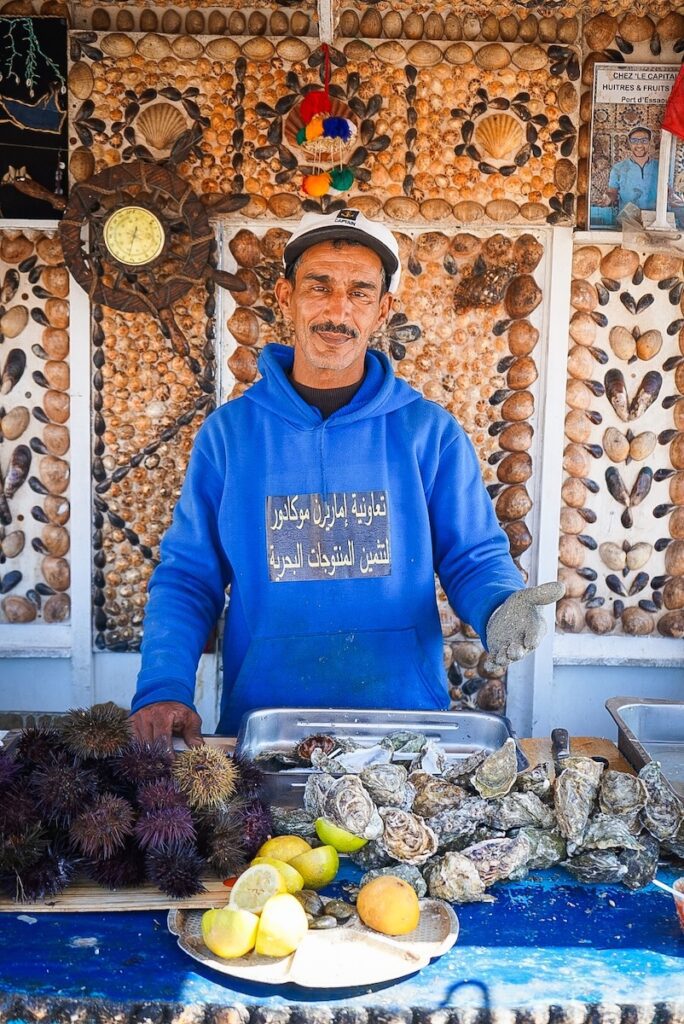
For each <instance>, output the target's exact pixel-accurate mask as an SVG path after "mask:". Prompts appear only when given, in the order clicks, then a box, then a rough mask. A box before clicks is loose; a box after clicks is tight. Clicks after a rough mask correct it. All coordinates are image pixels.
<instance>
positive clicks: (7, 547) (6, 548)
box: [0, 530, 671, 607]
mask: <svg viewBox="0 0 684 1024" xmlns="http://www.w3.org/2000/svg"><path fill="white" fill-rule="evenodd" d="M25 544H26V535H25V533H24V531H23V530H13V531H12V533H8V534H7V535H6V536H5V537H3V538H2V540H0V553H2V554H3V555H4V557H5V558H16V557H17V555H20V554H21V553H22V551H23V550H24V545H25ZM668 607H671V606H668Z"/></svg>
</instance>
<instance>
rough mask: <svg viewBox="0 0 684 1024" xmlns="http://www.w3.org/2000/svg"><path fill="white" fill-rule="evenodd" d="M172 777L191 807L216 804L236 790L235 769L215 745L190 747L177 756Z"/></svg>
mask: <svg viewBox="0 0 684 1024" xmlns="http://www.w3.org/2000/svg"><path fill="white" fill-rule="evenodd" d="M173 776H174V778H175V780H176V782H177V783H178V785H179V786H180V788H181V789H182V791H183V792H184V793H185V794H186V796H187V798H188V803H189V804H190V806H191V807H194V808H199V809H201V808H205V807H216V806H217V805H218V804H220V803H221V802H222V801H223V800H228V799H229V798H230V797H231V796H233V795H234V793H235V787H236V784H237V780H238V771H237V768H236V767H235V765H234V764H233V762H232V760H231V759H230V758H229V757H228V756H227V755H226V754H224V753H223V751H222V750H219V749H218V747H209V746H206V745H205V746H201V747H191V748H190V749H189V750H183V751H181V753H180V754H178V755H177V757H176V760H175V763H174V765H173Z"/></svg>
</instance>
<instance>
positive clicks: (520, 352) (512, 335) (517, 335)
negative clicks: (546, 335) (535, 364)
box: [508, 319, 539, 356]
mask: <svg viewBox="0 0 684 1024" xmlns="http://www.w3.org/2000/svg"><path fill="white" fill-rule="evenodd" d="M538 341H539V331H538V330H537V328H536V327H533V326H532V324H531V323H530V321H529V320H525V319H520V320H516V321H514V323H512V324H511V326H510V328H509V330H508V348H509V350H510V352H511V354H512V355H514V356H526V355H528V354H529V353H530V352H531V351H532V350H533V349H534V347H535V346H536V344H537V342H538Z"/></svg>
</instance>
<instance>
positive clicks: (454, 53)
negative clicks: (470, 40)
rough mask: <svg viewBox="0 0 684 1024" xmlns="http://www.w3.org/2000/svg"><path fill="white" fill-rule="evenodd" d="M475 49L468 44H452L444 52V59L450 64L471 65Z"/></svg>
mask: <svg viewBox="0 0 684 1024" xmlns="http://www.w3.org/2000/svg"><path fill="white" fill-rule="evenodd" d="M473 56H474V54H473V48H472V46H468V44H467V43H463V42H459V43H452V44H451V46H447V48H446V50H445V51H444V59H445V60H447V61H448V62H449V63H450V64H470V62H471V60H472V59H473Z"/></svg>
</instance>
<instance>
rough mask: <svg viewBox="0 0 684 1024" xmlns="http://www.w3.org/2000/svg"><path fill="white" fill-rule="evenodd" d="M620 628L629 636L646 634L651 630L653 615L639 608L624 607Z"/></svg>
mask: <svg viewBox="0 0 684 1024" xmlns="http://www.w3.org/2000/svg"><path fill="white" fill-rule="evenodd" d="M622 628H623V630H624V632H625V633H627V634H628V635H629V636H648V635H649V634H650V633H652V632H653V630H654V628H655V623H654V621H653V616H652V615H651V614H650V613H649V612H645V611H643V610H642V609H641V608H625V610H624V612H623V613H622Z"/></svg>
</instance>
